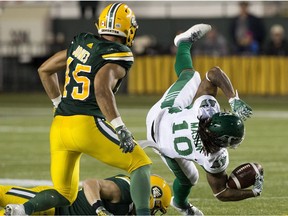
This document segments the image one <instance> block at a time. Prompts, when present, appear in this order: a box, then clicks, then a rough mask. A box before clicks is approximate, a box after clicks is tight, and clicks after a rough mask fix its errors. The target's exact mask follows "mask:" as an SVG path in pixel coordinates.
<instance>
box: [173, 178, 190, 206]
mask: <svg viewBox="0 0 288 216" xmlns="http://www.w3.org/2000/svg"><path fill="white" fill-rule="evenodd" d="M191 188H192V186H191V184H189V185H185V184H181V183H180V182H179V180H178V179H177V178H176V179H175V180H174V182H173V192H174V201H175V203H176V204H177V206H179V207H180V208H185V207H186V206H187V205H188V195H189V193H190V191H191Z"/></svg>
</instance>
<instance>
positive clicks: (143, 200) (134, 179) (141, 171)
mask: <svg viewBox="0 0 288 216" xmlns="http://www.w3.org/2000/svg"><path fill="white" fill-rule="evenodd" d="M130 193H131V197H132V200H133V202H134V204H135V206H136V214H137V215H150V165H146V166H142V167H140V168H138V169H136V170H134V171H133V172H132V173H131V186H130Z"/></svg>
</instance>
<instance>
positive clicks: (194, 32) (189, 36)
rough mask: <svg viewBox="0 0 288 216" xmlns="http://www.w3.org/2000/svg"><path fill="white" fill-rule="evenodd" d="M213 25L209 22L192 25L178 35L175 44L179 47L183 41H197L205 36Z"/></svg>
mask: <svg viewBox="0 0 288 216" xmlns="http://www.w3.org/2000/svg"><path fill="white" fill-rule="evenodd" d="M211 28H212V27H211V25H208V24H197V25H194V26H192V27H191V28H190V29H188V30H187V31H185V32H183V33H181V34H179V35H177V36H176V37H175V38H174V44H175V46H177V47H178V45H179V43H180V42H181V41H190V42H195V41H197V40H199V39H200V38H201V37H203V36H204V35H205V34H206V33H207V32H209V31H210V30H211Z"/></svg>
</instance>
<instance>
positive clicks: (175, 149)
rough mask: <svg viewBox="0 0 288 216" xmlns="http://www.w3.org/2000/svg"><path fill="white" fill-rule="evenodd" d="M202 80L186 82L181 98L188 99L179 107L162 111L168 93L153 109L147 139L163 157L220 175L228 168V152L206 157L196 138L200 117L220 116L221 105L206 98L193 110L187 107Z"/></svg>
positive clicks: (148, 121) (178, 102) (212, 98)
mask: <svg viewBox="0 0 288 216" xmlns="http://www.w3.org/2000/svg"><path fill="white" fill-rule="evenodd" d="M199 80H200V76H199V77H198V76H194V77H193V79H190V80H189V81H188V82H187V84H186V85H185V88H182V89H181V91H180V92H181V93H180V94H182V95H185V97H177V106H174V104H173V106H170V107H164V108H163V101H164V102H165V98H167V95H168V94H167V92H166V93H165V94H164V96H163V97H162V98H161V100H160V101H158V102H157V103H156V104H155V105H154V106H153V107H152V108H151V110H150V111H149V113H148V115H147V119H146V123H147V139H148V140H149V141H153V142H150V146H152V147H154V148H156V149H157V150H158V151H159V152H160V153H161V154H162V155H165V156H168V157H170V158H184V159H187V160H192V161H194V162H196V163H198V164H199V165H200V166H202V167H203V168H204V169H205V170H206V171H207V172H210V173H219V172H221V171H223V170H225V169H226V168H227V166H228V163H229V158H228V151H227V149H226V148H221V149H220V151H218V152H216V153H214V154H208V155H206V154H204V151H203V144H202V141H201V139H200V138H198V135H197V130H198V123H199V120H198V118H199V117H200V116H202V117H211V116H212V115H213V114H214V113H217V112H220V106H219V103H218V102H217V100H216V99H215V98H214V97H213V96H210V95H203V96H201V97H199V98H197V99H196V100H195V102H194V103H193V104H192V106H188V107H187V103H189V101H190V102H191V97H192V99H193V98H194V97H195V94H196V90H195V92H192V91H191V88H192V87H191V86H190V85H193V87H195V86H196V89H198V86H199V84H200V81H199ZM172 86H173V85H172ZM187 86H190V88H189V87H187ZM187 90H188V91H187ZM167 91H169V89H168V90H167ZM183 91H185V92H183ZM170 93H171V90H170ZM180 94H179V95H180ZM187 96H189V99H187ZM181 99H182V102H181ZM174 101H176V99H174ZM190 104H191V103H190ZM161 106H162V107H161Z"/></svg>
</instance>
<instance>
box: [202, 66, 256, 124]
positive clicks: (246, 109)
mask: <svg viewBox="0 0 288 216" xmlns="http://www.w3.org/2000/svg"><path fill="white" fill-rule="evenodd" d="M218 88H220V89H221V90H222V91H223V93H224V95H225V96H226V97H227V99H228V100H229V104H230V106H231V109H232V111H233V112H234V113H235V114H236V115H238V116H239V117H240V118H242V120H246V119H247V118H249V117H250V116H251V115H252V108H251V107H250V106H249V105H248V104H246V103H245V102H244V101H243V100H241V99H240V98H239V97H238V93H237V91H236V92H235V91H234V88H233V85H232V83H231V81H230V79H229V77H228V76H227V75H226V74H225V73H224V72H223V71H222V70H221V69H220V68H219V67H213V68H211V69H210V70H209V71H208V72H207V73H206V79H203V80H202V82H201V84H200V86H199V89H198V92H197V95H196V98H197V97H200V96H202V95H212V96H214V97H216V95H217V89H218Z"/></svg>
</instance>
